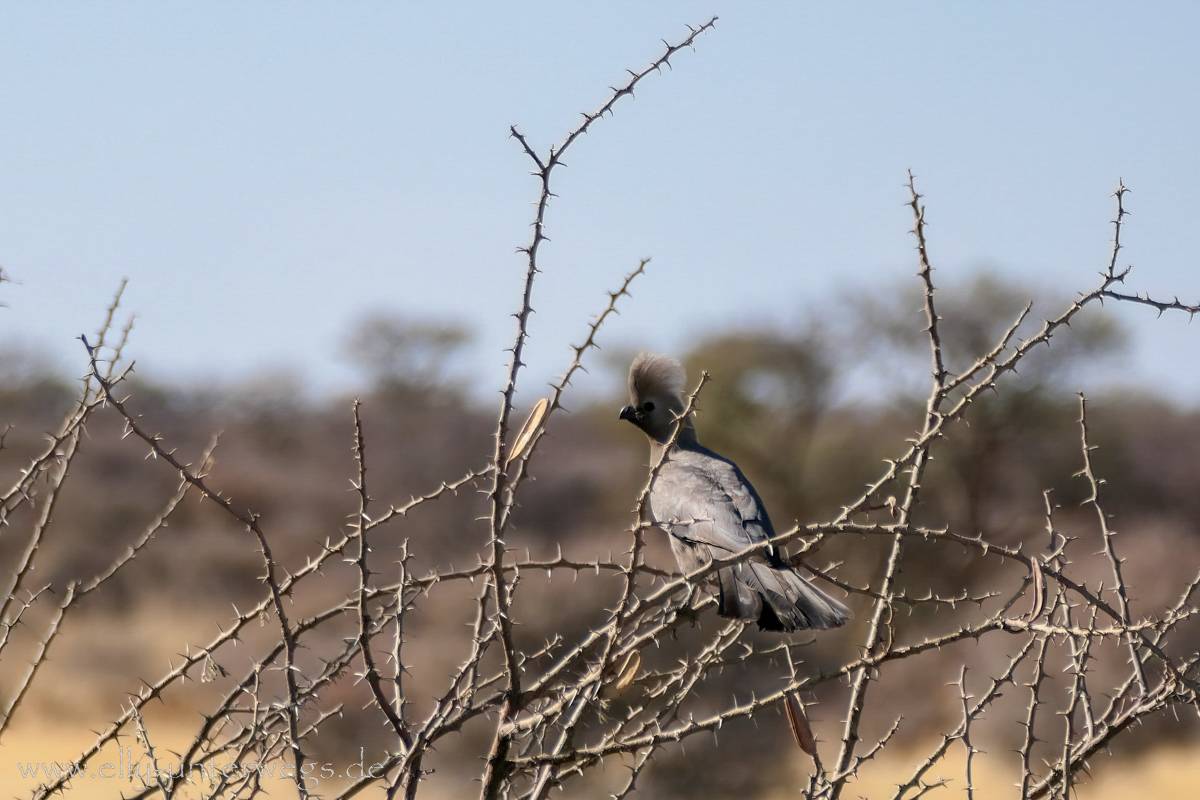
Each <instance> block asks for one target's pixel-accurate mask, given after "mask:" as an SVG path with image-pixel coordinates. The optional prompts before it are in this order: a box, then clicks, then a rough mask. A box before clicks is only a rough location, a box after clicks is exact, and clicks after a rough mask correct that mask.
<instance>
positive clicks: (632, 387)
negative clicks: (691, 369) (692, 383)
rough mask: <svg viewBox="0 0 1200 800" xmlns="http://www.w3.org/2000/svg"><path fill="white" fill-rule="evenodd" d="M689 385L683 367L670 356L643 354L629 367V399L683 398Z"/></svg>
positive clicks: (636, 400)
mask: <svg viewBox="0 0 1200 800" xmlns="http://www.w3.org/2000/svg"><path fill="white" fill-rule="evenodd" d="M686 384H687V373H686V372H684V369H683V365H682V364H680V363H679V361H677V360H676V359H674V358H671V357H670V356H662V355H657V354H654V353H642V354H641V355H639V356H638V357H637V358H635V359H634V360H633V363H632V364H631V365H630V366H629V399H630V400H631V401H633V402H634V403H637V402H638V400H639V399H640V398H645V397H671V398H677V399H678V398H681V396H682V394H683V390H684V386H685V385H686Z"/></svg>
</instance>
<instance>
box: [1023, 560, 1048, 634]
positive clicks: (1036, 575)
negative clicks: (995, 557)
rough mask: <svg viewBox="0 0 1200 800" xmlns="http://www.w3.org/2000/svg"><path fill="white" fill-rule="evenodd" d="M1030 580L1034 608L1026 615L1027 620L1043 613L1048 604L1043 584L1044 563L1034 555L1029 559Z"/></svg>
mask: <svg viewBox="0 0 1200 800" xmlns="http://www.w3.org/2000/svg"><path fill="white" fill-rule="evenodd" d="M1029 580H1030V583H1032V584H1033V608H1031V609H1029V613H1028V614H1027V615H1026V616H1025V621H1026V622H1033V621H1034V620H1035V619H1037V618H1038V617H1040V616H1041V615H1042V611H1043V610H1044V609H1045V606H1046V590H1045V587H1044V586H1043V584H1042V563H1041V561H1039V560H1038V558H1037V556H1034V557H1033V558H1032V559H1030V561H1029Z"/></svg>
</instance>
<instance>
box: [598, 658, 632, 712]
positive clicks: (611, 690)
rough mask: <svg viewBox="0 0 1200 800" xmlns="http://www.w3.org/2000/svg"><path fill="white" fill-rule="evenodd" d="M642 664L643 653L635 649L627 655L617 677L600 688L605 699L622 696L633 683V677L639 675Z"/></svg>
mask: <svg viewBox="0 0 1200 800" xmlns="http://www.w3.org/2000/svg"><path fill="white" fill-rule="evenodd" d="M641 666H642V654H641V653H639V652H638V651H636V650H634V651H633V652H632V653H630V654H629V655H627V656H625V661H624V662H622V664H621V668H620V669H618V670H617V675H616V677H615V678H614V679H613V680H611V681H609V682H608V683H606V684H605V685H604V686H603V687H602V688H601V689H600V696H601V697H603V698H604V699H605V700H611V699H612V698H614V697H620V696H621V695H622V694H624V693H625V690H627V689H628V688H629V687H630V685H631V684H632V683H633V679H634V678H635V677H637V672H638V670H639V669H641Z"/></svg>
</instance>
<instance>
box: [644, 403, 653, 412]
mask: <svg viewBox="0 0 1200 800" xmlns="http://www.w3.org/2000/svg"><path fill="white" fill-rule="evenodd" d="M642 410H643V411H653V410H654V403H643V404H642Z"/></svg>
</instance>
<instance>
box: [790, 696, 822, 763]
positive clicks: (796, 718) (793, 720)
mask: <svg viewBox="0 0 1200 800" xmlns="http://www.w3.org/2000/svg"><path fill="white" fill-rule="evenodd" d="M783 707H784V708H785V709H786V710H787V718H788V725H790V726H791V728H792V736H794V737H796V744H798V745H799V746H800V749H801V750H803V751H804V752H805V753H808V754H809V755H810V756H812V757H813V758H814V759H815V758H816V757H817V740H816V739H815V738H813V732H812V728H810V727H809V725H808V717H806V716H805V715H804V706H803V705H801V703H800V700H799V699H798V698H797V697H796V695H794V694H789V695H788V696H787V699H786V700H785V701H784V704H783Z"/></svg>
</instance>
